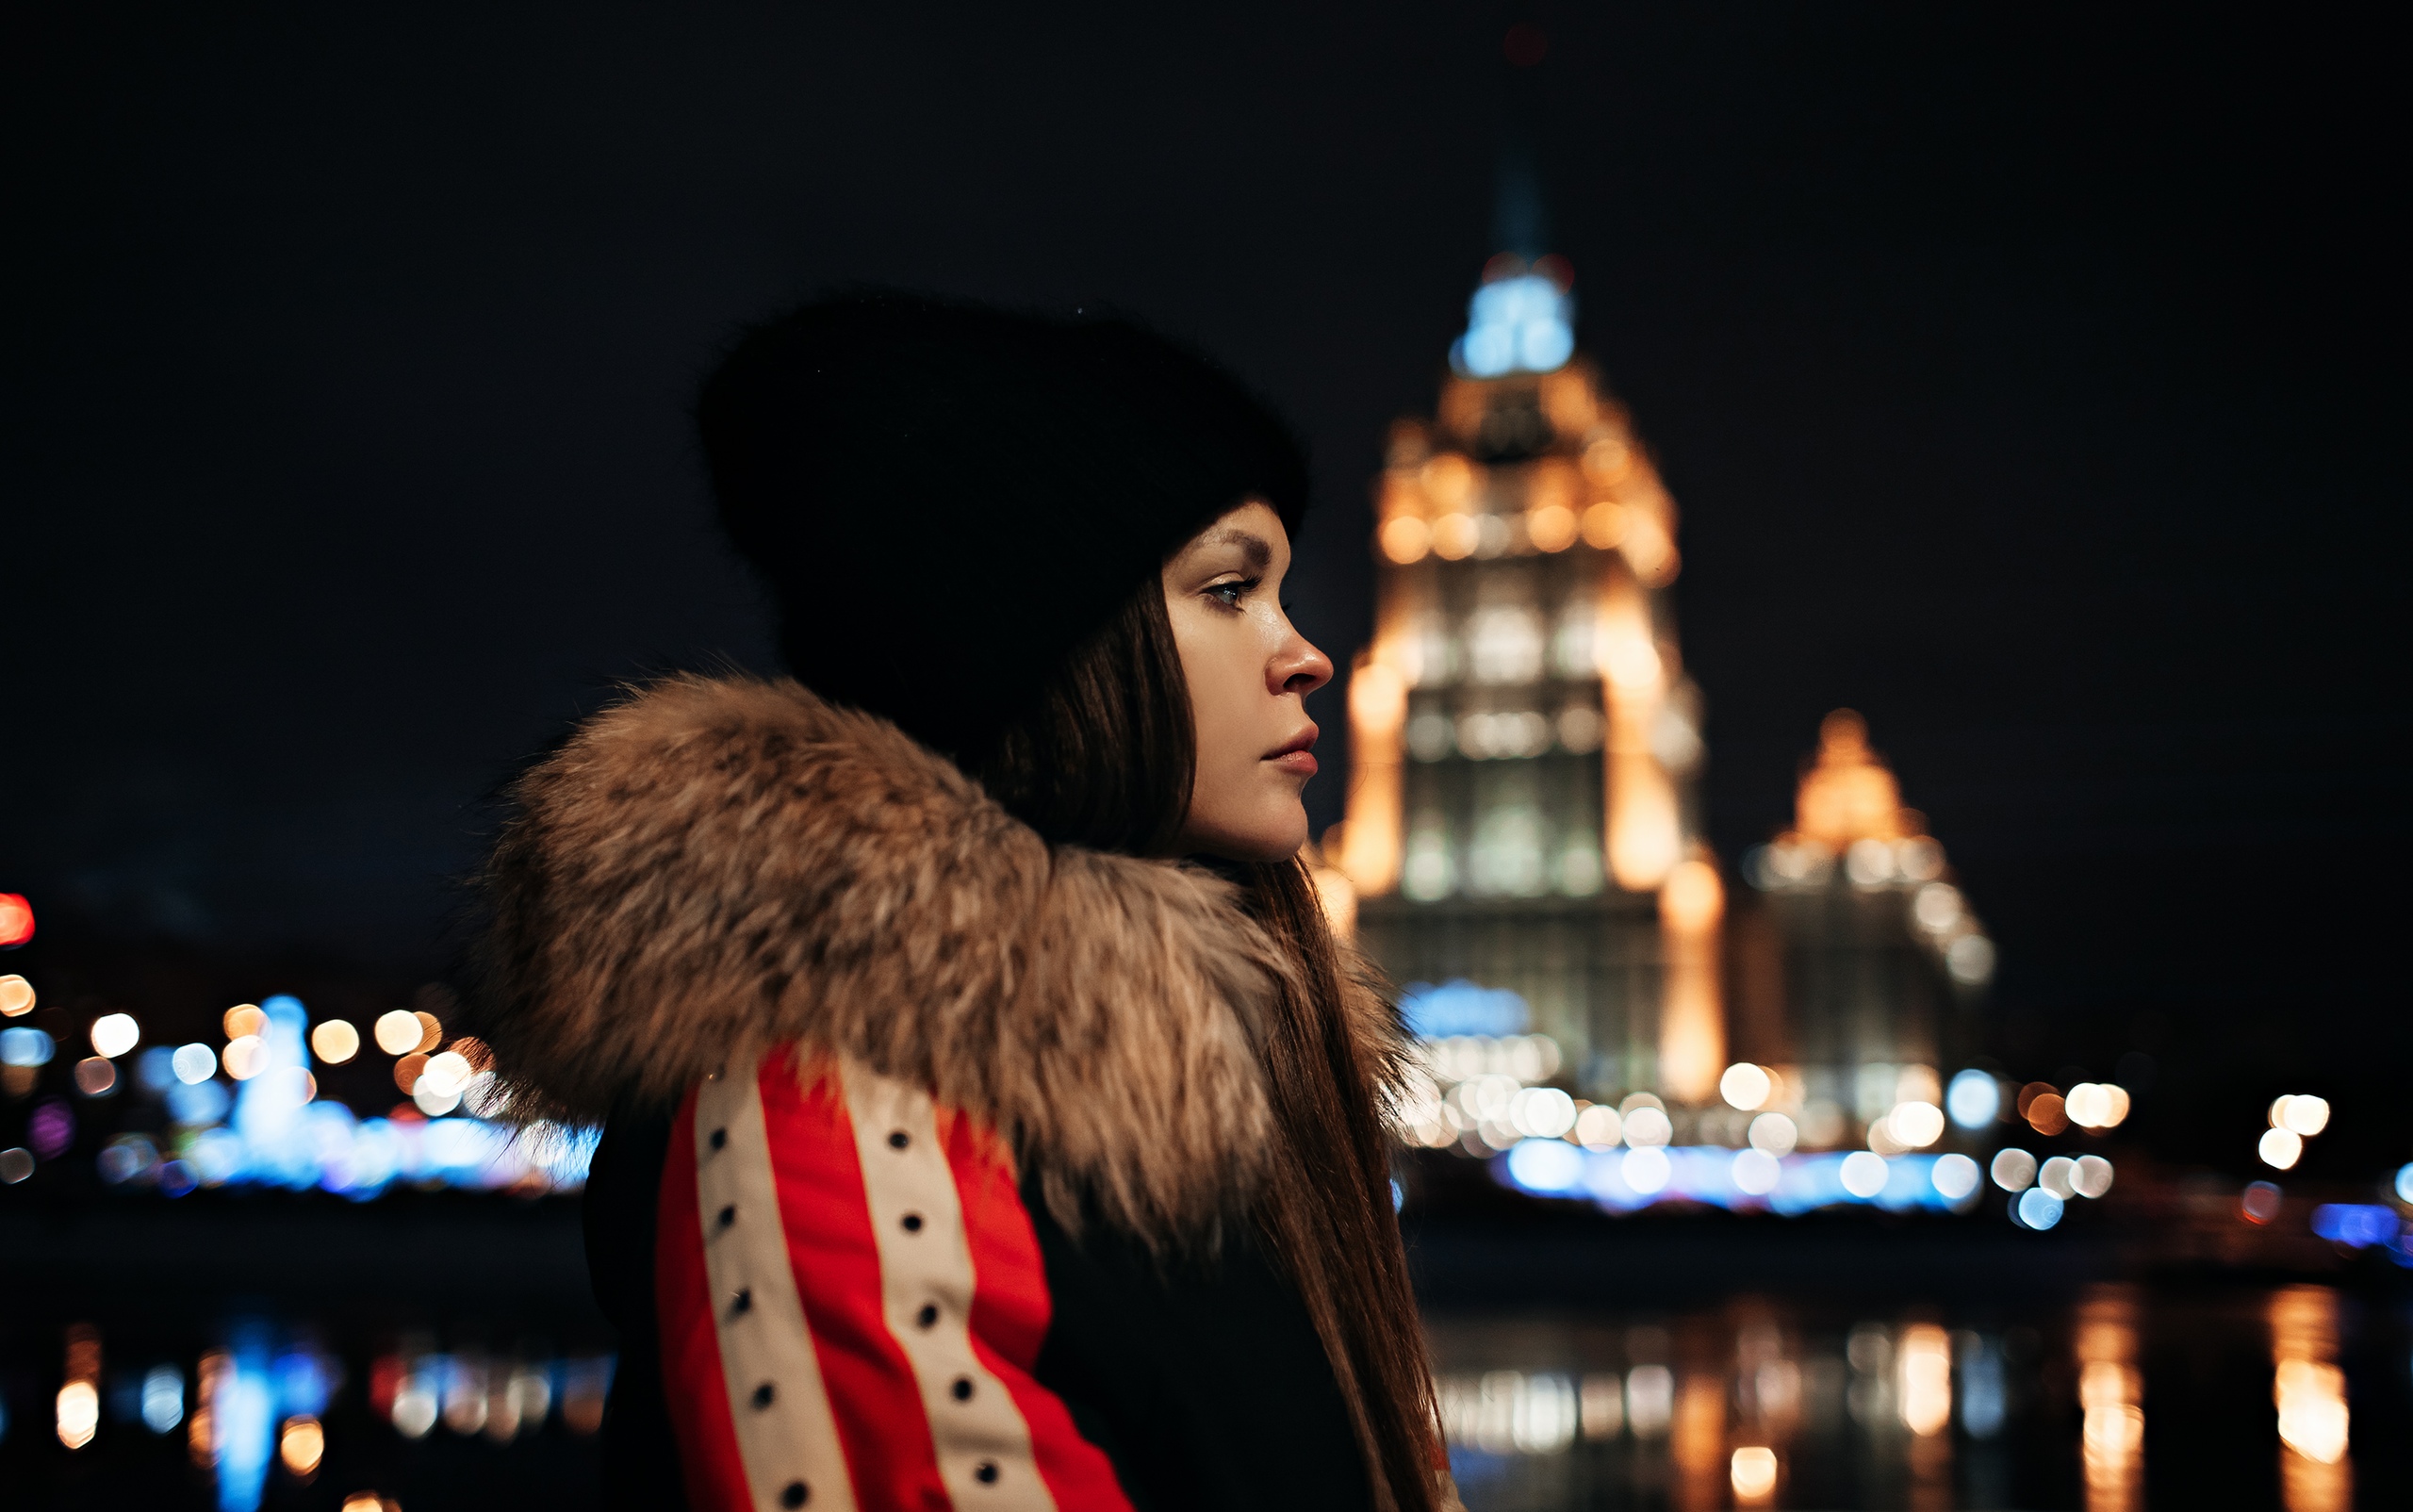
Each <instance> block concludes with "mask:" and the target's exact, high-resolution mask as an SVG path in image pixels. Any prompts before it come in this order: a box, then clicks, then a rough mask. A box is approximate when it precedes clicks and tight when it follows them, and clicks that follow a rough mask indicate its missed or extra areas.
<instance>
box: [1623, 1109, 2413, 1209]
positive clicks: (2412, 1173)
mask: <svg viewBox="0 0 2413 1512" xmlns="http://www.w3.org/2000/svg"><path fill="white" fill-rule="evenodd" d="M1624 1138H1625V1126H1624V1121H1623V1120H1621V1119H1619V1118H1618V1117H1617V1109H1614V1108H1611V1107H1609V1106H1608V1105H1607V1104H1605V1103H1595V1104H1593V1105H1592V1106H1591V1107H1589V1108H1586V1109H1584V1110H1583V1111H1582V1112H1580V1113H1578V1114H1576V1115H1575V1139H1576V1142H1578V1143H1580V1144H1582V1145H1583V1146H1584V1148H1585V1149H1587V1150H1610V1149H1615V1148H1616V1147H1617V1145H1618V1144H1619V1143H1620V1142H1623V1140H1624ZM2405 1173H2407V1175H2403V1176H2400V1177H2399V1183H2400V1185H2402V1184H2404V1183H2405V1181H2408V1180H2413V1165H2408V1166H2406V1167H2405ZM2405 1200H2406V1201H2408V1202H2413V1197H2408V1198H2406V1199H2405Z"/></svg>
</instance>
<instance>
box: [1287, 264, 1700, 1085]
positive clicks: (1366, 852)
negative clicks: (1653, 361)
mask: <svg viewBox="0 0 2413 1512" xmlns="http://www.w3.org/2000/svg"><path fill="white" fill-rule="evenodd" d="M1569 315H1570V302H1569V297H1568V273H1567V270H1566V267H1565V264H1564V263H1563V262H1562V261H1560V260H1559V259H1556V258H1553V257H1544V258H1541V259H1539V260H1537V261H1536V262H1535V263H1533V264H1530V265H1528V264H1527V263H1525V262H1524V261H1523V260H1522V259H1520V258H1517V257H1514V256H1507V255H1503V256H1502V257H1500V258H1496V259H1494V261H1493V263H1492V264H1491V266H1490V267H1489V268H1487V269H1486V277H1485V281H1484V284H1483V286H1482V288H1480V289H1479V290H1478V292H1477V293H1476V295H1475V297H1474V300H1473V302H1472V305H1471V308H1470V311H1469V327H1468V331H1467V334H1466V335H1465V336H1464V337H1461V338H1460V339H1459V341H1458V342H1457V343H1456V345H1455V346H1454V347H1453V351H1452V353H1451V359H1452V368H1453V373H1452V376H1451V377H1450V378H1449V379H1448V380H1447V381H1446V382H1445V384H1444V386H1443V388H1442V392H1441V400H1440V404H1439V407H1438V412H1437V414H1436V417H1435V418H1434V419H1430V420H1423V419H1408V420H1402V421H1401V422H1399V423H1398V424H1397V425H1395V426H1394V427H1393V429H1392V433H1391V437H1390V443H1389V448H1388V453H1387V465H1386V467H1385V468H1384V471H1383V474H1382V476H1381V477H1380V479H1379V480H1378V481H1377V485H1376V498H1375V515H1376V529H1375V546H1376V557H1377V563H1378V567H1377V572H1378V577H1377V588H1376V606H1375V629H1374V639H1373V644H1372V645H1371V646H1370V647H1369V648H1368V649H1366V650H1365V651H1364V652H1363V653H1362V654H1361V655H1360V656H1359V657H1358V659H1357V661H1356V664H1355V667H1354V672H1353V676H1352V682H1351V685H1350V730H1351V737H1352V743H1353V744H1352V752H1353V767H1354V769H1353V772H1352V778H1351V789H1350V795H1349V806H1348V815H1347V819H1346V822H1345V824H1344V826H1343V827H1342V830H1341V831H1340V832H1339V834H1338V835H1337V836H1334V837H1332V838H1331V840H1330V841H1329V842H1328V851H1329V853H1330V855H1331V857H1332V860H1333V861H1334V863H1336V864H1337V865H1338V868H1339V870H1340V871H1341V872H1342V873H1344V874H1345V875H1346V877H1347V878H1348V879H1349V881H1350V882H1351V883H1352V884H1353V887H1354V892H1355V894H1356V895H1357V897H1358V900H1359V901H1358V914H1357V924H1358V929H1359V932H1360V935H1361V938H1362V939H1363V941H1364V943H1365V944H1366V945H1367V946H1368V947H1369V948H1370V949H1371V952H1372V953H1373V954H1374V956H1375V957H1376V959H1377V960H1379V961H1381V962H1382V963H1383V965H1384V966H1385V967H1386V969H1387V970H1388V971H1389V972H1390V973H1391V975H1392V977H1393V978H1394V979H1396V980H1399V981H1401V982H1403V983H1432V984H1444V983H1451V982H1456V981H1465V982H1469V983H1472V984H1476V985H1478V986H1480V987H1482V988H1486V989H1491V990H1493V991H1495V992H1496V991H1498V990H1501V989H1505V990H1507V991H1509V992H1513V993H1514V994H1517V996H1518V997H1519V998H1521V999H1522V1000H1523V1002H1524V1003H1525V1004H1526V1005H1529V1007H1530V1015H1531V1019H1530V1027H1531V1028H1532V1029H1533V1030H1535V1031H1536V1032H1538V1033H1540V1034H1544V1035H1547V1036H1548V1037H1549V1038H1550V1039H1551V1041H1553V1042H1554V1043H1555V1044H1556V1045H1557V1046H1558V1047H1559V1048H1560V1050H1561V1051H1562V1052H1563V1054H1564V1063H1565V1065H1566V1068H1567V1071H1568V1074H1569V1075H1570V1076H1571V1078H1572V1079H1573V1080H1574V1082H1575V1083H1576V1085H1577V1087H1578V1089H1579V1090H1580V1091H1581V1092H1582V1093H1584V1095H1585V1096H1587V1097H1589V1098H1597V1099H1600V1100H1603V1101H1607V1102H1615V1101H1617V1098H1618V1097H1619V1096H1620V1095H1621V1094H1623V1093H1628V1092H1632V1091H1637V1090H1638V1091H1645V1092H1650V1093H1656V1094H1659V1095H1661V1096H1664V1097H1665V1098H1666V1100H1667V1101H1669V1102H1670V1103H1674V1104H1678V1105H1697V1104H1703V1103H1707V1102H1710V1101H1712V1100H1714V1099H1715V1096H1716V1086H1717V1078H1718V1075H1719V1072H1720V1070H1721V1069H1722V1068H1723V1066H1724V1065H1725V1064H1726V1043H1725V1021H1724V1011H1723V1006H1722V997H1721V984H1720V980H1719V961H1720V957H1721V952H1720V949H1719V943H1718V942H1719V934H1720V925H1721V920H1722V915H1723V912H1724V904H1725V898H1724V887H1723V883H1722V882H1721V880H1720V879H1719V877H1718V874H1717V872H1716V870H1715V867H1714V866H1713V865H1711V864H1710V863H1708V861H1707V859H1706V856H1707V853H1706V849H1705V847H1704V846H1702V844H1701V842H1700V840H1699V813H1698V805H1697V802H1696V799H1695V795H1694V781H1693V780H1694V776H1695V773H1696V772H1697V770H1698V768H1699V764H1700V758H1701V742H1700V734H1699V706H1700V698H1699V691H1698V689H1696V688H1695V686H1694V685H1693V683H1692V682H1690V681H1689V680H1688V679H1687V678H1686V677H1685V676H1684V673H1683V662H1682V658H1681V655H1680V653H1679V649H1678V643H1677V637H1676V627H1675V616H1674V613H1673V606H1672V602H1671V600H1670V598H1669V596H1668V592H1667V590H1668V587H1669V585H1670V584H1671V583H1673V582H1674V580H1675V577H1676V574H1677V568H1678V566H1679V560H1680V559H1679V556H1678V552H1677V548H1676V512H1675V506H1674V503H1673V501H1671V500H1670V499H1669V497H1668V495H1667V491H1666V488H1665V487H1664V486H1663V485H1662V484H1661V482H1660V480H1659V476H1658V473H1657V471H1656V469H1655V468H1653V467H1652V465H1651V462H1650V456H1649V453H1648V452H1647V451H1646V450H1645V448H1644V447H1643V445H1642V444H1641V442H1640V440H1639V439H1638V437H1637V436H1635V434H1634V432H1633V426H1632V423H1631V420H1630V418H1629V417H1628V415H1627V412H1626V410H1625V408H1624V406H1623V405H1621V404H1619V403H1617V401H1616V400H1615V399H1614V398H1613V397H1611V396H1610V395H1609V394H1608V393H1607V392H1606V391H1605V390H1604V389H1603V388H1602V386H1601V385H1600V379H1599V376H1598V374H1597V373H1596V371H1595V370H1593V369H1592V367H1591V365H1590V364H1589V363H1588V362H1586V361H1585V360H1584V358H1582V357H1581V356H1579V355H1577V354H1576V353H1575V352H1574V344H1573V337H1572V334H1571V321H1570V320H1569Z"/></svg>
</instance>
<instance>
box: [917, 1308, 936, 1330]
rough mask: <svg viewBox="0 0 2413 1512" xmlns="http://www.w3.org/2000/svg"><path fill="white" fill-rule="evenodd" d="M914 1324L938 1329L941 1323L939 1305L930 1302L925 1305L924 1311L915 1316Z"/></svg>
mask: <svg viewBox="0 0 2413 1512" xmlns="http://www.w3.org/2000/svg"><path fill="white" fill-rule="evenodd" d="M913 1322H914V1323H916V1324H918V1325H919V1326H921V1327H924V1328H935V1327H937V1326H938V1322H939V1309H938V1307H937V1305H936V1304H933V1303H928V1302H925V1303H923V1304H922V1310H921V1311H919V1312H917V1313H915V1314H913Z"/></svg>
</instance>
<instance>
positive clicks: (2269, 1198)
mask: <svg viewBox="0 0 2413 1512" xmlns="http://www.w3.org/2000/svg"><path fill="white" fill-rule="evenodd" d="M2282 1195H2283V1194H2282V1193H2281V1192H2280V1191H2279V1188H2278V1186H2277V1184H2276V1183H2274V1182H2270V1181H2249V1182H2247V1183H2246V1185H2245V1191H2244V1192H2241V1193H2240V1194H2239V1196H2238V1200H2237V1210H2238V1213H2239V1214H2240V1216H2241V1217H2243V1218H2244V1220H2245V1221H2246V1222H2247V1223H2249V1224H2267V1223H2269V1222H2270V1221H2271V1220H2272V1219H2273V1218H2276V1217H2278V1216H2279V1204H2280V1201H2281V1199H2282Z"/></svg>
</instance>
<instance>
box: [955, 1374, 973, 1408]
mask: <svg viewBox="0 0 2413 1512" xmlns="http://www.w3.org/2000/svg"><path fill="white" fill-rule="evenodd" d="M954 1391H955V1399H956V1400H957V1401H958V1402H969V1401H971V1400H972V1377H971V1376H969V1375H959V1376H957V1377H956V1378H955V1386H954Z"/></svg>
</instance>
